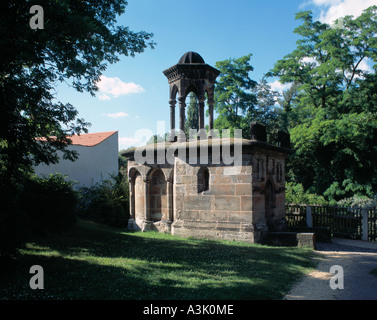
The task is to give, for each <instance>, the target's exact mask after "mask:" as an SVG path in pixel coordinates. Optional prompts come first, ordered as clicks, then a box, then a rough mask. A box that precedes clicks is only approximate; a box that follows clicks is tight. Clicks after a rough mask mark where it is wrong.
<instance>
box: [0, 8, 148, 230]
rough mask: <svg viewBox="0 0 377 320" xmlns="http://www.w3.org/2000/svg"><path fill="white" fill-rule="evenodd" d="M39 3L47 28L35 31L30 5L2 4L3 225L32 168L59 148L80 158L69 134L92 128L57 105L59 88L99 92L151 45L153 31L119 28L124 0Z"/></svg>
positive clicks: (49, 160) (67, 107) (0, 141)
mask: <svg viewBox="0 0 377 320" xmlns="http://www.w3.org/2000/svg"><path fill="white" fill-rule="evenodd" d="M38 5H39V7H41V8H43V22H44V23H43V24H44V28H43V29H38V28H36V29H35V28H32V26H33V25H34V24H35V23H36V21H34V20H35V19H34V16H33V15H31V14H30V13H29V10H30V7H31V6H32V4H31V3H30V2H29V1H11V0H5V1H2V3H1V19H0V20H1V21H0V26H1V37H0V47H1V59H0V105H1V108H0V119H1V122H2V124H1V126H0V193H1V196H2V199H1V200H3V201H2V202H1V203H2V208H1V210H2V212H1V213H2V214H1V215H0V219H1V221H2V222H1V224H2V225H7V224H6V223H4V221H5V220H7V217H10V216H12V215H13V216H14V215H15V214H14V211H16V210H15V208H16V207H17V203H18V200H19V199H17V194H19V192H20V188H22V179H24V178H25V177H27V175H28V173H29V172H30V171H31V168H32V166H33V165H36V164H38V163H41V162H42V163H46V164H49V163H55V162H57V161H58V156H57V150H61V151H63V153H64V157H65V158H68V159H71V160H74V159H75V158H76V157H77V154H76V153H74V152H72V151H69V150H67V146H68V144H69V143H70V140H69V138H67V135H71V134H74V133H77V134H79V133H80V132H86V131H87V127H88V126H89V124H88V123H86V122H85V120H83V119H80V118H77V116H78V111H77V110H76V109H75V107H74V106H72V105H71V104H69V103H61V102H59V101H56V100H55V98H54V91H55V88H56V85H57V83H59V82H66V83H68V84H69V85H70V86H71V87H72V88H74V89H75V90H77V91H79V92H84V91H86V92H88V93H90V94H91V95H95V93H96V91H97V90H98V87H97V82H98V80H99V78H100V75H101V74H102V72H103V71H104V70H106V67H107V64H109V63H115V62H117V61H119V56H120V55H123V56H135V54H137V53H141V52H143V51H144V49H145V48H147V47H152V48H153V45H154V42H153V41H151V37H152V34H151V33H146V32H144V31H141V32H133V31H131V30H129V28H127V27H125V26H119V25H116V18H117V16H118V15H120V14H123V13H124V11H125V8H126V5H127V2H126V1H124V0H88V1H70V0H59V1H49V0H41V1H38ZM39 14H41V12H39ZM31 19H32V20H33V21H30V20H31ZM38 137H44V138H45V140H46V141H45V142H44V143H41V141H40V140H37V139H36V138H38ZM51 137H53V138H51Z"/></svg>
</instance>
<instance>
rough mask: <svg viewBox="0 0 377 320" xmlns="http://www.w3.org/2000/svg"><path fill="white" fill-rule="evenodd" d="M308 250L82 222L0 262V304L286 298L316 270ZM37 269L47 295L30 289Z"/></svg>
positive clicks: (28, 246) (31, 243) (22, 249)
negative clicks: (33, 269)
mask: <svg viewBox="0 0 377 320" xmlns="http://www.w3.org/2000/svg"><path fill="white" fill-rule="evenodd" d="M314 257H315V253H314V251H313V250H311V249H307V248H296V247H269V246H262V245H256V244H255V245H253V244H246V243H240V242H231V241H211V240H197V239H186V238H179V237H175V236H172V235H168V234H161V233H156V232H145V233H142V232H122V231H119V230H117V229H113V228H110V227H106V226H102V225H99V224H95V223H92V222H89V221H79V223H78V224H77V225H76V227H75V228H74V230H73V231H71V232H70V233H67V234H64V235H55V236H50V237H48V238H44V239H35V240H33V241H32V242H29V243H27V244H26V245H25V246H24V247H23V248H20V249H19V250H18V254H17V255H16V256H15V257H14V258H13V259H12V260H7V261H5V262H2V270H3V271H2V272H1V275H0V298H1V299H54V300H56V299H112V300H118V299H133V300H139V299H141V300H150V299H153V300H154V299H161V300H164V299H169V300H170V299H175V300H194V299H199V300H202V299H203V300H204V299H214V300H221V299H227V300H233V299H237V300H238V299H247V300H250V299H281V298H283V297H284V295H285V294H286V292H288V290H289V289H290V288H291V286H292V285H293V284H294V283H295V282H296V281H298V280H299V279H300V278H301V277H302V276H303V275H304V274H306V273H308V272H309V271H310V270H311V269H312V268H313V267H314V266H315V259H314ZM32 265H40V266H42V267H43V270H44V289H43V290H38V289H37V290H32V289H31V288H30V287H29V281H30V278H31V277H32V276H33V274H30V273H29V270H30V267H31V266H32Z"/></svg>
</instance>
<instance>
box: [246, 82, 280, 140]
mask: <svg viewBox="0 0 377 320" xmlns="http://www.w3.org/2000/svg"><path fill="white" fill-rule="evenodd" d="M255 94H256V98H257V103H256V110H255V112H254V113H253V114H250V113H249V114H250V115H251V116H252V117H253V118H249V117H250V116H249V117H248V119H247V122H249V123H250V122H251V121H257V122H259V123H261V124H264V125H265V126H266V133H267V142H269V143H272V144H273V143H274V142H275V141H276V140H277V132H278V130H281V129H284V128H283V127H284V123H283V121H282V120H283V118H282V111H283V110H282V109H281V107H279V106H278V104H277V103H278V101H279V97H280V94H279V92H278V91H274V90H272V89H271V85H270V84H269V83H268V82H267V78H266V76H264V77H263V78H262V80H261V81H260V82H259V83H258V84H257V86H256V87H255Z"/></svg>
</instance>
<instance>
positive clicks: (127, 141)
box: [118, 137, 143, 149]
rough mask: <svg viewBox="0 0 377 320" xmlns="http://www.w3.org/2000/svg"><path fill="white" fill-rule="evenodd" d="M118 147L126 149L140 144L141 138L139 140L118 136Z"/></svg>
mask: <svg viewBox="0 0 377 320" xmlns="http://www.w3.org/2000/svg"><path fill="white" fill-rule="evenodd" d="M118 141H119V148H120V149H126V148H129V147H138V146H140V144H142V143H143V141H142V140H139V139H137V138H134V137H119V139H118Z"/></svg>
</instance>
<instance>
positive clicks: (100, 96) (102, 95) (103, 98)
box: [98, 93, 111, 101]
mask: <svg viewBox="0 0 377 320" xmlns="http://www.w3.org/2000/svg"><path fill="white" fill-rule="evenodd" d="M98 99H100V100H102V101H106V100H111V98H110V97H109V96H108V95H107V94H102V93H100V94H99V95H98Z"/></svg>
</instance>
